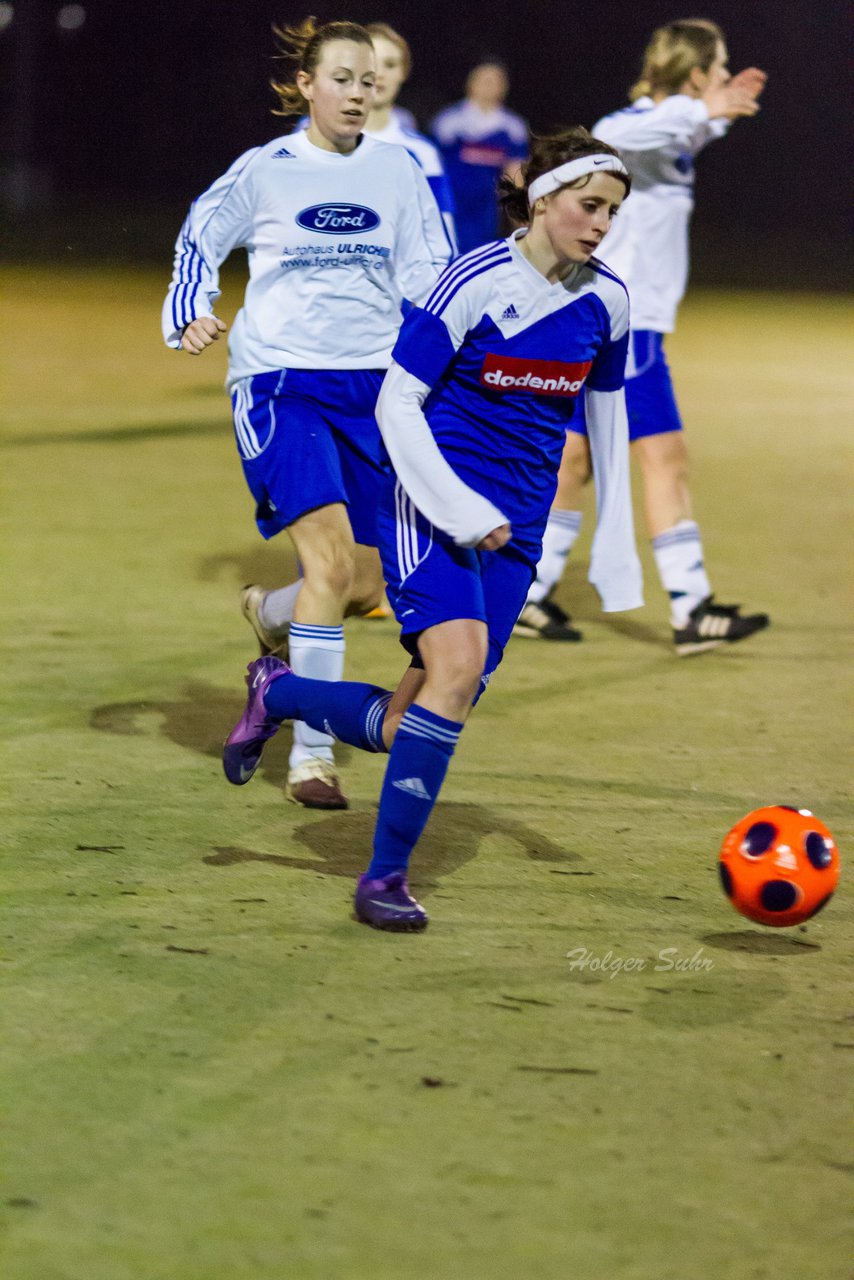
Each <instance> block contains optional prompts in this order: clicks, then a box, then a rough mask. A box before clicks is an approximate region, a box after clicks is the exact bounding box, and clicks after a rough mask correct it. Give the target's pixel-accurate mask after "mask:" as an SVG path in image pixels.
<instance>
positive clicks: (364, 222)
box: [297, 204, 380, 236]
mask: <svg viewBox="0 0 854 1280" xmlns="http://www.w3.org/2000/svg"><path fill="white" fill-rule="evenodd" d="M297 225H298V226H300V227H304V228H305V230H306V231H319V232H320V233H321V235H324V236H352V235H361V234H363V233H364V232H365V231H373V229H374V227H378V226H379V225H380V215H379V214H378V213H374V211H373V209H368V208H366V206H365V205H363V204H313V205H312V206H311V208H310V209H303V210H302V212H301V213H298V214H297Z"/></svg>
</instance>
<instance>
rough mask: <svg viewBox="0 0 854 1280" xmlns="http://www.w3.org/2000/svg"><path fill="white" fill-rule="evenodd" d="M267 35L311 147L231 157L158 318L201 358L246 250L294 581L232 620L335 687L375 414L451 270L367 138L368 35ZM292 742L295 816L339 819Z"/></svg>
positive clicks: (409, 165)
mask: <svg viewBox="0 0 854 1280" xmlns="http://www.w3.org/2000/svg"><path fill="white" fill-rule="evenodd" d="M277 34H278V35H279V36H280V37H281V38H282V41H283V48H284V50H285V56H286V57H288V58H289V59H290V60H291V61H292V62H293V63H294V64H295V65H296V75H295V81H293V82H290V81H288V82H285V83H276V84H274V86H273V87H274V89H275V90H276V92H277V93H278V96H279V100H280V104H281V110H280V114H282V115H298V114H299V113H300V112H301V111H303V110H304V109H305V108H306V106H307V107H308V111H309V116H310V122H309V125H308V128H307V129H306V130H305V131H298V132H295V133H291V134H289V135H288V136H287V137H280V138H276V139H274V140H273V141H272V142H268V143H267V144H266V145H264V146H261V147H256V148H254V149H253V150H251V151H248V152H246V153H245V154H244V155H243V156H241V157H240V158H239V159H238V160H237V161H236V162H235V163H234V164H233V165H232V167H231V168H230V169H229V171H228V172H227V173H226V174H225V175H224V176H223V177H222V178H219V179H218V180H217V181H216V182H215V183H214V184H213V186H211V187H210V188H209V189H208V190H207V191H206V192H205V193H204V194H203V195H202V196H200V197H199V198H198V200H196V201H195V202H194V203H193V205H192V207H191V209H190V212H189V214H188V216H187V219H186V221H185V223H184V226H183V228H182V230H181V234H180V235H179V237H178V242H177V245H176V250H175V267H174V272H173V278H172V285H171V287H170V289H169V293H168V295H167V298H166V301H165V303H164V307H163V332H164V336H165V339H166V342H167V344H168V345H169V346H171V347H174V348H176V349H181V350H183V351H187V352H189V353H191V354H194V355H199V354H201V353H202V352H203V351H204V350H205V349H206V348H207V347H208V346H210V345H211V343H213V342H215V341H216V340H217V339H218V338H219V337H220V335H221V334H222V333H224V332H225V329H226V326H225V324H224V323H223V322H222V320H220V319H218V318H217V317H216V316H215V315H214V310H213V309H214V304H215V302H216V299H217V298H218V296H219V283H218V281H219V267H220V265H221V264H222V262H224V260H225V259H226V258H227V257H228V255H229V253H230V252H231V251H232V250H233V249H235V248H238V247H241V246H242V247H245V248H246V249H247V251H248V255H249V283H248V285H247V289H246V296H245V300H244V306H243V308H242V310H241V311H240V312H239V313H238V315H237V318H236V320H235V322H234V327H233V330H232V333H231V335H230V339H229V370H228V387H229V389H230V391H231V399H232V406H233V410H234V429H235V436H236V442H237V448H238V452H239V454H240V458H241V462H242V464H243V470H244V475H245V477H246V481H247V483H248V485H249V488H250V490H251V492H252V495H253V497H254V499H255V502H256V520H257V524H258V528H259V529H260V531H261V533H262V535H263V536H264V537H265V538H272V537H273V536H274V535H275V534H277V533H279V532H281V531H282V530H283V529H287V531H288V533H289V534H290V537H291V539H292V541H293V543H294V546H295V548H296V551H297V554H298V556H299V560H300V564H301V566H302V570H303V578H302V579H300V580H299V581H298V582H296V583H293V584H291V585H290V586H288V587H285V588H282V589H281V590H278V591H272V592H264V591H263V590H262V589H261V588H260V587H254V586H253V587H247V588H246V589H245V590H244V592H243V596H242V605H243V610H244V613H245V615H246V617H247V618H248V620H249V621H250V622H251V623H252V626H253V627H254V629H255V631H256V634H257V636H258V638H259V640H260V642H261V645H262V650H263V651H275V650H277V649H280V648H281V647H282V645H283V644H284V642H285V640H286V638H287V637H288V629H289V624H291V623H292V625H290V635H289V645H290V661H291V664H292V666H293V668H294V670H295V671H297V672H298V673H299V674H300V675H303V676H306V677H311V678H313V679H317V680H340V679H341V676H342V673H343V665H344V629H343V619H344V616H345V613H348V612H359V613H363V612H365V611H366V610H367V609H369V608H371V607H373V605H375V604H376V603H378V601H379V599H380V598H381V595H382V586H383V584H382V571H381V567H380V562H379V557H378V555H377V552H376V550H375V547H376V532H375V523H376V509H377V502H378V492H379V484H380V479H381V475H382V458H383V454H382V442H381V440H380V435H379V430H378V428H377V425H376V420H375V406H376V398H377V394H378V391H379V387H380V384H381V382H382V378H383V374H384V372H385V369H386V368H387V367H388V364H389V362H390V359H391V351H392V347H393V346H394V342H395V339H396V336H397V331H398V328H399V325H400V320H401V304H402V302H403V300H404V299H409V300H410V301H412V302H418V301H419V300H420V301H423V300H424V299H425V298H426V296H427V295H428V294H429V293H430V291H431V289H432V288H433V286H434V284H435V282H436V278H437V276H438V274H439V272H440V271H441V269H442V268H443V267H444V266H445V265H446V263H447V262H448V260H449V258H450V247H449V244H448V237H447V234H446V231H445V227H444V225H443V222H442V218H441V215H440V213H439V209H438V207H437V205H436V201H435V199H434V198H433V195H432V193H431V191H430V188H429V186H428V183H427V180H426V178H425V177H424V174H423V173H422V171H421V169H420V167H419V166H418V165H417V164H416V163H415V161H414V160H413V159H412V157H411V156H410V155H409V154H407V152H406V151H405V150H404V149H403V148H402V147H399V146H387V145H386V144H385V143H382V142H377V141H376V140H375V139H373V138H366V137H365V136H364V135H363V132H362V131H363V129H364V126H365V124H366V121H367V118H368V114H369V112H370V110H371V108H372V106H373V102H374V82H375V76H376V70H375V56H374V49H373V44H372V40H371V36H370V33H369V32H368V31H367V30H365V28H364V27H360V26H358V25H356V24H354V23H329V24H327V25H325V26H322V27H320V28H315V26H314V23H313V20H311V19H309V20H307V21H306V22H304V23H303V24H302V26H301V27H299V28H293V29H286V30H284V31H281V32H277ZM322 730H323V726H322V725H321V726H319V729H310V728H309V727H308V726H306V725H301V726H299V725H298V726H295V729H294V745H293V751H292V753H291V759H290V771H289V774H288V793H289V795H290V798H291V799H294V800H296V801H297V802H298V803H301V804H304V805H306V806H308V807H311V808H345V807H346V805H347V800H346V798H345V796H344V795H343V793H342V792H341V788H340V784H339V780H338V776H337V773H336V771H335V766H334V761H333V755H332V738H331V736H330V734H329V733H328V732H322Z"/></svg>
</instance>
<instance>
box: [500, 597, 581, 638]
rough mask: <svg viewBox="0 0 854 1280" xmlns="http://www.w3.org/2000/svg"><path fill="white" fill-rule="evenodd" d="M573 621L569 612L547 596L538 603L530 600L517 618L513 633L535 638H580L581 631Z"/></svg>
mask: <svg viewBox="0 0 854 1280" xmlns="http://www.w3.org/2000/svg"><path fill="white" fill-rule="evenodd" d="M571 622H572V619H571V618H570V616H569V614H568V613H564V611H563V609H561V607H560V605H557V604H555V602H554V601H553V600H549V598H548V596H546V598H545V599H544V600H540V601H538V602H536V603H535V602H534V601H533V600H529V601H528V603H527V604H526V605H525V607H524V609H523V610H522V612H521V613H520V614H519V617H518V618H517V619H516V625H515V627H514V628H513V634H514V636H529V637H531V638H533V639H535V640H580V639H581V632H580V631H578V630H576V628H575V627H573V626H571V625H570V624H571Z"/></svg>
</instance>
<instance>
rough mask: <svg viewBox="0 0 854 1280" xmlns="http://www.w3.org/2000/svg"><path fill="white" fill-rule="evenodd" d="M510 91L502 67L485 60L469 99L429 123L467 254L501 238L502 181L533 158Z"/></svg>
mask: <svg viewBox="0 0 854 1280" xmlns="http://www.w3.org/2000/svg"><path fill="white" fill-rule="evenodd" d="M509 89H510V81H509V79H508V76H507V68H506V67H505V66H504V65H503V63H500V62H496V61H492V60H490V61H484V62H480V63H478V65H477V66H476V67H472V69H471V71H470V72H469V74H468V78H467V80H466V96H465V97H464V98H463V99H462V100H461V101H460V102H455V103H452V104H451V106H449V107H445V109H444V110H443V111H440V112H439V114H438V115H437V116H436V117H435V119H434V120H433V122H432V124H431V125H430V129H431V132H432V133H433V136H434V137H435V139H436V141H437V142H438V144H439V149H440V151H441V152H442V158H443V160H444V162H445V168H446V170H447V174H448V179H449V181H450V184H451V190H452V191H453V193H454V205H455V208H456V211H457V240H458V243H459V246H460V251H461V252H462V253H466V252H468V250H469V249H476V248H477V247H478V245H482V244H487V243H488V242H489V241H490V240H493V239H494V238H495V236H496V235H497V234H498V215H499V205H498V183H499V180H500V179H501V177H502V175H507V176H510V177H515V174H516V173H517V172H518V170H519V166H520V165H521V163H522V161H523V160H524V159H525V157H526V156H527V154H528V126H527V124H526V122H525V121H524V120H523V119H522V117H521V116H518V115H516V113H515V112H514V111H510V110H508V108H507V107H505V106H504V99H505V98H506V97H507V94H508V92H509Z"/></svg>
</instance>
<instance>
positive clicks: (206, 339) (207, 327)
mask: <svg viewBox="0 0 854 1280" xmlns="http://www.w3.org/2000/svg"><path fill="white" fill-rule="evenodd" d="M227 328H228V325H226V324H224V323H223V321H222V320H220V318H219V316H200V317H199V319H198V320H193V321H191V322H190V324H188V325H187V327H186V329H185V330H184V332H183V334H182V335H181V350H182V351H188V352H189V353H190V355H191V356H200V355H201V354H202V352H203V351H204V349H205V347H209V346H210V345H211V343H212V342H218V341H219V335H220V334H221V333H225V331H226V329H227Z"/></svg>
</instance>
